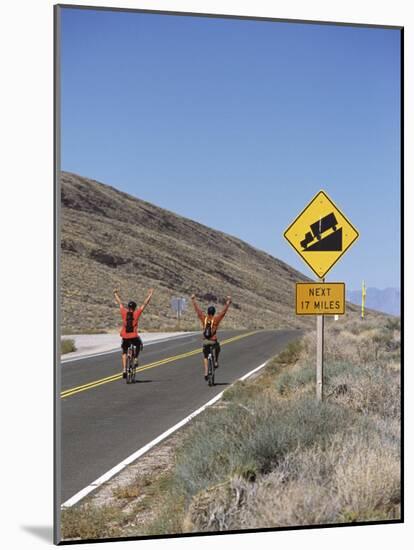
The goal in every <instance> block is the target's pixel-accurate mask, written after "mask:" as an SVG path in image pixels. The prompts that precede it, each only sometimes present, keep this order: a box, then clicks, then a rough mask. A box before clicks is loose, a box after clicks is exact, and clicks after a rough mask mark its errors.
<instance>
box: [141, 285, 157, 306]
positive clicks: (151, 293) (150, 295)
mask: <svg viewBox="0 0 414 550" xmlns="http://www.w3.org/2000/svg"><path fill="white" fill-rule="evenodd" d="M153 294H154V289H153V288H150V289H149V291H148V296H147V297H146V298H145V300H144V303H143V304H142V306H141V310H142V311H144V309H145V308H146V307H147V305H148V304H149V303H150V300H151V298H152V295H153Z"/></svg>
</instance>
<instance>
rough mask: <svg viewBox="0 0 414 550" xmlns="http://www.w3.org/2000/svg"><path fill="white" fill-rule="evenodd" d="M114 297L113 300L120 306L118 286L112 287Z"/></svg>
mask: <svg viewBox="0 0 414 550" xmlns="http://www.w3.org/2000/svg"><path fill="white" fill-rule="evenodd" d="M114 298H115V302H116V303H117V304H118V305H119V306H122V301H121V297H120V296H119V288H114Z"/></svg>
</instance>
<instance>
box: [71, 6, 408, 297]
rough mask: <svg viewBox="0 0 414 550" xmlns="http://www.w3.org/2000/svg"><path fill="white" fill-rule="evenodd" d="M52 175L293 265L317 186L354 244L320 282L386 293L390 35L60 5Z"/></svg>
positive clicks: (395, 226) (393, 204)
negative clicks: (153, 208) (292, 239)
mask: <svg viewBox="0 0 414 550" xmlns="http://www.w3.org/2000/svg"><path fill="white" fill-rule="evenodd" d="M61 75H62V80H61V85H62V126H61V127H62V140H61V143H62V151H61V153H62V154H61V159H62V162H61V165H62V169H63V170H69V171H72V172H76V173H78V174H80V175H82V176H87V177H90V178H94V179H97V180H99V181H102V182H104V183H107V184H110V185H113V186H114V187H117V188H119V189H121V190H123V191H126V192H128V193H131V194H132V195H135V196H137V197H139V198H142V199H144V200H147V201H149V202H152V203H155V204H157V205H159V206H162V207H164V208H167V209H169V210H172V211H174V212H177V213H179V214H182V215H184V216H187V217H189V218H192V219H194V220H197V221H199V222H201V223H203V224H205V225H208V226H210V227H213V228H215V229H220V230H222V231H225V232H226V233H230V234H232V235H235V236H237V237H239V238H241V239H243V240H245V241H247V242H249V243H251V244H252V245H254V246H256V247H258V248H260V249H262V250H265V251H266V252H268V253H270V254H272V255H273V256H275V257H277V258H280V259H282V260H284V261H285V262H287V263H289V264H290V265H292V266H294V267H295V268H297V269H299V270H300V271H301V272H302V273H304V274H306V275H308V276H313V274H312V272H311V271H310V270H309V268H308V267H307V266H306V265H305V264H304V262H303V261H302V260H301V259H300V257H299V256H298V255H297V254H296V253H295V252H294V251H293V249H291V247H290V245H289V244H288V243H287V242H286V241H285V239H284V237H283V233H284V231H285V229H286V228H287V227H288V225H290V223H291V222H292V221H293V219H294V218H295V217H296V215H297V214H299V212H300V211H301V210H302V209H303V207H304V206H305V205H306V204H307V203H308V202H309V200H310V199H311V198H312V197H313V196H314V195H315V194H316V193H317V192H318V191H319V190H320V189H323V190H325V191H326V192H327V193H328V195H329V196H330V197H331V199H332V200H333V201H334V202H335V203H336V204H337V205H338V206H339V208H340V209H341V210H342V211H343V212H344V214H345V215H346V216H347V217H348V218H349V219H350V221H351V222H352V223H353V225H355V226H356V228H357V229H358V230H359V233H360V238H359V240H358V241H357V242H356V243H355V244H354V245H353V246H352V247H351V249H350V250H349V251H348V252H347V253H346V254H345V255H344V256H343V257H342V259H341V260H340V261H339V262H338V263H337V264H336V265H335V266H334V268H333V269H332V270H331V271H330V272H329V273H328V275H327V280H330V281H344V282H345V283H346V284H347V286H348V288H350V289H353V288H359V286H360V283H361V279H365V280H366V282H367V285H368V286H376V287H379V288H384V287H388V286H396V287H399V278H400V253H399V249H400V226H399V224H400V33H399V31H398V30H393V29H377V28H354V27H342V26H327V25H305V24H297V23H296V24H292V23H283V22H277V23H276V22H261V21H252V20H230V19H209V18H202V17H182V16H166V15H159V14H141V13H131V12H110V11H93V10H90V11H89V10H81V9H63V10H62V58H61Z"/></svg>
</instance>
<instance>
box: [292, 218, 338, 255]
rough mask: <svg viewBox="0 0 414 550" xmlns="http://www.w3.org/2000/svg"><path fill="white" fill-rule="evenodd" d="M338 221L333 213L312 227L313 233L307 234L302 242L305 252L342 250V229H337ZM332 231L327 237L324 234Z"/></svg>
mask: <svg viewBox="0 0 414 550" xmlns="http://www.w3.org/2000/svg"><path fill="white" fill-rule="evenodd" d="M337 225H338V221H337V219H336V217H335V214H334V213H333V212H331V213H330V214H328V215H327V216H324V217H323V218H320V219H319V220H318V221H316V222H315V223H312V224H311V225H310V228H311V231H308V232H307V233H306V234H305V238H304V239H303V241H301V242H300V245H301V247H302V248H303V250H304V251H311V250H315V251H332V250H342V229H341V228H340V229H337ZM329 229H332V230H333V231H332V232H331V233H329V234H328V235H327V236H326V235H325V236H323V235H322V234H323V233H325V232H326V231H328V230H329ZM315 239H316V242H315V243H314V244H313V245H312V246H310V247H309V248H308V245H309V244H310V243H312V242H313V241H314V240H315Z"/></svg>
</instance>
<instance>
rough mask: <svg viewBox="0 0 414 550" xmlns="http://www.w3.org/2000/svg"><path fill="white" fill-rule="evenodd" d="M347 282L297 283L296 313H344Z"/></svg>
mask: <svg viewBox="0 0 414 550" xmlns="http://www.w3.org/2000/svg"><path fill="white" fill-rule="evenodd" d="M344 313H345V283H296V315H343V314H344Z"/></svg>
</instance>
